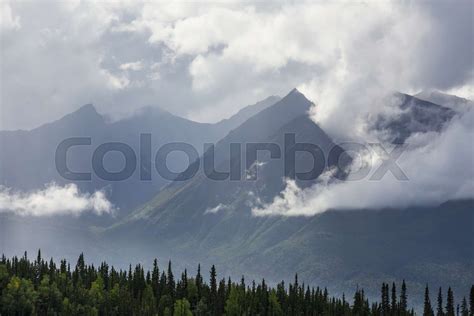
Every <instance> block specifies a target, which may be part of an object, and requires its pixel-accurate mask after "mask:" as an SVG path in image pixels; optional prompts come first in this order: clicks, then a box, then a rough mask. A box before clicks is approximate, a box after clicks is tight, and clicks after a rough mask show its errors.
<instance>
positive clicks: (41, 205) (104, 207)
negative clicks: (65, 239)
mask: <svg viewBox="0 0 474 316" xmlns="http://www.w3.org/2000/svg"><path fill="white" fill-rule="evenodd" d="M113 211H114V207H113V205H112V204H111V203H110V202H109V200H107V198H106V196H105V194H104V192H102V191H97V192H94V193H93V194H89V193H81V192H80V191H79V189H78V187H77V186H76V185H75V184H67V185H65V186H63V187H61V186H58V185H56V184H54V183H52V184H49V185H47V186H46V187H45V188H44V189H42V190H36V191H32V192H29V193H21V192H14V191H13V190H11V189H9V188H6V187H2V186H0V213H14V214H17V215H21V216H54V215H76V216H77V215H80V214H82V213H84V212H94V213H95V214H97V215H102V214H112V213H113Z"/></svg>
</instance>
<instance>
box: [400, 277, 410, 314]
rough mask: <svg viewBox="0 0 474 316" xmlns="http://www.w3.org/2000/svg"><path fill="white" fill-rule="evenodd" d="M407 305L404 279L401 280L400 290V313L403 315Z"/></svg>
mask: <svg viewBox="0 0 474 316" xmlns="http://www.w3.org/2000/svg"><path fill="white" fill-rule="evenodd" d="M407 307H408V297H407V286H406V284H405V280H403V282H402V290H401V292H400V314H402V315H405V314H406V313H407V312H408V311H407Z"/></svg>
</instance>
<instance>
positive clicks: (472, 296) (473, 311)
mask: <svg viewBox="0 0 474 316" xmlns="http://www.w3.org/2000/svg"><path fill="white" fill-rule="evenodd" d="M469 316H474V285H473V286H471V293H469Z"/></svg>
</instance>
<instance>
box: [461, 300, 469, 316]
mask: <svg viewBox="0 0 474 316" xmlns="http://www.w3.org/2000/svg"><path fill="white" fill-rule="evenodd" d="M461 316H469V308H468V307H467V301H466V297H464V298H463V299H462V304H461Z"/></svg>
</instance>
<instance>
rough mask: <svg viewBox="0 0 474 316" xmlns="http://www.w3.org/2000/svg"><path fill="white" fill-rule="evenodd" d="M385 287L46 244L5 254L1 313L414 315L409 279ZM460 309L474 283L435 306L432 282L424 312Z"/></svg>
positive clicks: (468, 314) (0, 269)
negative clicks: (273, 279)
mask: <svg viewBox="0 0 474 316" xmlns="http://www.w3.org/2000/svg"><path fill="white" fill-rule="evenodd" d="M204 278H206V279H208V280H209V281H208V282H205V281H204ZM381 292H382V295H381V300H380V302H374V303H372V304H370V303H369V301H368V299H367V298H366V296H365V295H364V290H363V289H358V290H357V291H356V292H355V294H354V296H353V297H352V298H350V299H349V300H347V299H346V297H345V296H344V295H343V297H342V298H335V297H330V296H329V294H328V291H327V290H326V289H321V288H319V287H317V288H310V287H309V286H305V285H304V284H300V283H299V281H298V277H297V275H296V276H295V280H294V282H293V283H291V284H288V286H286V285H285V283H284V282H283V281H282V282H281V283H280V284H278V285H277V286H276V287H270V286H268V285H267V284H266V283H265V280H262V281H261V282H260V283H258V284H257V283H255V281H253V282H251V283H250V284H246V281H245V279H244V278H243V277H242V279H241V280H239V281H238V282H234V281H232V280H231V279H230V278H229V279H227V280H226V279H221V280H219V279H218V278H217V272H216V269H215V267H214V266H212V267H211V269H210V272H209V275H208V276H204V275H203V273H202V271H201V268H200V266H198V268H197V272H196V274H195V275H193V276H190V275H188V271H186V270H184V272H183V273H181V275H180V276H179V277H178V276H175V274H174V273H173V271H172V268H171V262H169V263H168V266H167V268H166V269H165V270H163V271H162V270H160V268H159V266H158V262H157V260H156V259H155V261H154V264H153V268H152V270H151V271H146V272H145V269H144V268H143V266H141V265H136V266H135V267H134V268H133V269H132V266H130V267H129V269H128V271H123V270H115V269H114V268H113V267H109V265H107V263H102V264H101V265H100V266H98V267H94V265H86V263H85V261H84V256H83V255H82V254H81V255H80V256H79V259H78V260H77V263H76V265H75V267H74V269H71V266H70V264H69V263H68V262H67V261H66V260H62V261H61V262H60V263H59V266H57V265H56V263H55V262H54V261H53V260H52V259H51V260H49V262H48V261H45V260H44V259H43V258H42V257H41V252H40V251H38V255H37V258H36V260H34V261H30V260H29V259H28V257H27V254H26V253H25V255H24V256H23V257H21V258H18V257H13V258H11V259H7V258H6V257H5V256H2V259H1V261H0V315H160V316H161V315H163V316H165V315H174V316H181V315H186V316H187V315H211V316H213V315H380V316H395V315H396V316H409V315H414V312H413V310H409V308H408V306H407V300H408V298H407V289H406V285H405V282H403V283H402V285H401V288H400V294H399V295H398V294H397V288H396V285H395V284H392V285H391V286H389V285H388V284H383V285H382V291H381ZM435 313H436V314H435ZM455 313H457V314H459V315H462V316H472V315H474V286H473V287H472V288H471V293H470V298H469V306H468V303H467V301H466V299H465V298H464V299H463V300H462V304H461V306H459V305H458V306H456V308H455V306H454V296H453V292H452V291H451V289H449V290H448V292H447V298H446V304H445V305H444V304H443V296H442V292H441V289H440V292H439V295H438V301H437V306H435V310H433V308H432V306H431V302H430V297H429V289H428V288H426V292H425V307H424V315H427V316H432V315H433V316H434V315H436V316H455V315H456V314H455Z"/></svg>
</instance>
